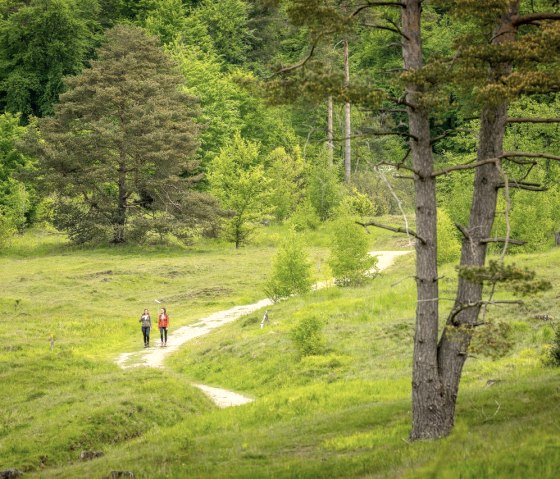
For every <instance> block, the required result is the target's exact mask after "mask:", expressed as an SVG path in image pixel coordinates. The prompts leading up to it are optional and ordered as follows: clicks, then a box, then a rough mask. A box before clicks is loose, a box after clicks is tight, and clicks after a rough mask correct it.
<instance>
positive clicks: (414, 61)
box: [402, 0, 444, 439]
mask: <svg viewBox="0 0 560 479" xmlns="http://www.w3.org/2000/svg"><path fill="white" fill-rule="evenodd" d="M405 3H406V7H405V8H404V9H403V10H402V31H403V34H404V35H405V36H406V38H405V39H403V58H404V67H405V70H406V71H416V70H419V69H420V68H422V42H421V36H420V18H421V9H422V7H421V3H422V1H421V0H407V1H406V2H405ZM421 95H422V88H421V87H420V86H418V85H417V84H416V83H414V82H411V83H409V84H408V85H407V87H406V102H407V104H408V106H407V110H408V118H409V132H410V135H411V140H410V148H411V154H412V164H413V168H414V170H415V171H416V172H417V174H416V175H415V180H414V187H415V194H416V225H417V234H418V236H420V237H421V238H423V240H424V241H417V242H416V292H417V303H416V331H415V335H414V354H413V365H412V432H411V439H425V438H432V437H439V435H440V431H441V429H442V427H443V422H444V418H443V417H442V414H441V411H442V405H443V402H442V398H443V395H442V390H441V381H440V377H439V372H438V361H437V341H438V270H437V236H436V224H437V218H436V211H437V209H436V179H435V178H434V177H433V176H432V173H433V155H432V147H431V138H430V123H429V116H428V112H427V111H426V110H425V109H424V108H423V107H421V106H420V105H421V102H420V101H419V99H420V97H421Z"/></svg>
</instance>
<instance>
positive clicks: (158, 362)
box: [116, 251, 410, 408]
mask: <svg viewBox="0 0 560 479" xmlns="http://www.w3.org/2000/svg"><path fill="white" fill-rule="evenodd" d="M408 253H410V251H372V252H370V254H371V255H372V256H377V258H378V260H377V265H376V268H375V270H376V271H382V270H384V269H386V268H388V267H389V266H391V264H393V261H394V260H395V258H397V257H398V256H402V255H405V254H408ZM332 284H333V281H332V280H331V281H323V282H321V283H317V284H316V285H315V287H314V289H322V288H325V287H328V286H331V285H332ZM272 304H273V303H272V301H271V300H270V299H261V300H260V301H257V302H256V303H252V304H246V305H244V306H235V307H233V308H230V309H226V310H225V311H218V312H216V313H213V314H211V315H210V316H206V317H205V318H202V319H200V320H198V321H197V322H196V323H195V324H192V325H189V326H182V327H180V328H177V329H176V330H174V331H173V332H172V333H170V334H169V337H168V338H167V343H168V345H167V346H166V347H164V348H163V347H160V345H159V341H157V342H154V344H156V346H154V347H151V348H148V349H143V350H140V351H134V352H130V353H122V354H121V355H120V356H119V357H118V358H117V360H116V363H117V364H118V365H119V366H120V367H121V368H124V369H126V368H131V367H152V368H162V367H163V362H164V360H165V358H166V357H167V355H168V354H170V353H172V352H174V351H177V350H178V349H179V348H180V347H181V346H183V345H184V344H185V343H186V342H188V341H191V340H192V339H195V338H198V337H200V336H204V335H205V334H208V333H209V332H210V331H212V330H213V329H216V328H219V327H220V326H223V325H224V324H227V323H231V322H233V321H236V320H238V319H239V318H241V317H242V316H246V315H247V314H251V313H253V312H255V311H258V310H260V309H263V308H265V307H267V306H271V305H272ZM153 329H154V331H153V333H155V334H153V335H152V339H155V340H157V339H159V338H158V335H157V328H153ZM193 386H195V387H197V388H199V389H200V390H201V391H203V392H204V393H205V394H206V395H207V396H208V397H209V398H210V399H212V401H214V403H215V404H216V405H217V406H218V407H221V408H224V407H230V406H239V405H241V404H246V403H248V402H251V401H253V399H251V398H248V397H245V396H242V395H241V394H238V393H235V392H233V391H228V390H226V389H220V388H216V387H210V386H205V385H203V384H193Z"/></svg>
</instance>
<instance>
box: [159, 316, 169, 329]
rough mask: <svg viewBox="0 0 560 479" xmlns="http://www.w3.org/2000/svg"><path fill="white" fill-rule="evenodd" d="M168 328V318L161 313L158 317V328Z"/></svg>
mask: <svg viewBox="0 0 560 479" xmlns="http://www.w3.org/2000/svg"><path fill="white" fill-rule="evenodd" d="M168 326H169V316H167V314H165V313H161V314H160V315H159V316H158V328H167V327H168Z"/></svg>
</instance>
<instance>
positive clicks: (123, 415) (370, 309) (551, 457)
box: [0, 228, 560, 479]
mask: <svg viewBox="0 0 560 479" xmlns="http://www.w3.org/2000/svg"><path fill="white" fill-rule="evenodd" d="M281 234H282V230H281V229H277V228H267V229H264V230H263V231H262V232H260V233H259V234H258V236H257V237H256V238H255V242H254V243H253V244H252V245H250V246H247V247H245V248H242V249H240V250H237V251H236V250H235V249H233V247H232V246H231V245H227V244H222V243H216V242H204V243H197V244H194V245H193V246H191V247H188V248H179V247H143V248H133V247H127V248H120V247H119V248H96V249H87V248H86V249H84V248H76V247H71V246H68V245H67V244H66V243H65V242H64V239H63V237H61V236H59V235H53V234H46V233H45V234H40V233H34V234H28V235H27V236H25V237H24V238H22V239H20V240H19V241H18V242H17V243H16V244H13V245H11V246H9V247H8V248H6V249H5V250H4V251H3V252H2V253H1V254H0V277H1V278H2V289H1V291H0V310H1V313H2V314H1V316H0V318H1V319H0V321H1V327H0V384H2V387H1V388H0V400H1V404H2V407H1V408H0V470H1V469H6V468H10V467H16V468H18V469H20V470H23V471H25V473H26V477H42V478H43V477H44V478H75V477H87V478H90V477H91V478H104V477H107V476H108V475H109V474H110V471H112V470H127V471H133V472H134V474H135V477H138V478H159V477H162V478H163V477H169V478H174V477H178V478H182V477H194V478H337V477H348V478H350V477H359V478H386V477H387V478H392V477H399V478H400V477H402V478H473V479H474V478H477V479H478V478H527V477H537V478H539V479H544V478H556V477H557V476H558V470H559V469H560V422H559V421H558V417H560V374H559V371H558V369H553V368H545V367H543V365H542V361H541V359H542V356H543V349H544V348H545V347H546V344H547V343H548V342H550V341H551V339H552V337H553V324H552V323H553V322H551V321H543V320H542V319H537V316H539V315H543V314H548V315H550V316H552V317H553V318H558V317H560V306H558V297H559V292H558V284H559V281H558V280H559V276H560V272H558V268H557V266H556V265H557V264H558V263H559V262H560V249H558V250H551V251H550V252H547V253H542V254H538V255H520V256H516V257H514V258H513V259H512V260H513V261H515V262H516V263H518V264H520V265H522V266H528V267H530V268H533V269H536V270H538V271H539V272H540V274H541V276H542V277H544V278H547V279H549V280H550V281H551V282H552V283H553V286H554V287H553V289H552V290H551V291H548V292H546V293H544V294H541V295H540V296H538V297H536V298H532V299H529V300H528V301H527V302H526V304H525V305H524V306H522V307H516V306H506V307H495V308H493V309H490V310H489V312H488V318H489V319H491V320H494V321H497V320H505V321H507V322H508V324H510V325H511V332H510V337H509V341H510V343H511V345H510V346H511V347H510V349H509V350H508V351H507V352H506V353H505V354H504V355H503V356H501V357H498V358H489V357H487V356H486V355H485V353H484V352H480V353H476V354H475V355H474V356H473V357H472V358H470V359H469V360H468V362H467V365H466V369H465V372H464V378H463V382H462V385H461V391H460V396H459V400H458V406H457V424H456V428H455V430H454V432H453V434H452V435H451V436H450V437H448V438H446V439H444V440H441V441H427V442H416V443H410V442H409V441H408V432H409V429H410V421H411V411H410V407H411V406H410V389H411V387H410V382H411V380H410V378H411V355H412V339H413V334H414V304H415V303H414V298H415V291H414V290H415V287H414V280H413V270H414V257H413V254H411V255H408V256H405V257H401V258H399V259H398V260H397V263H396V265H395V267H393V268H392V269H390V270H388V271H386V272H383V273H381V274H380V275H379V276H378V277H376V278H375V279H373V280H371V281H369V282H368V283H366V284H364V285H363V286H361V287H357V288H328V289H325V290H321V291H317V292H313V293H310V294H308V295H306V296H302V297H294V298H291V299H289V300H287V301H283V302H280V303H278V304H276V305H274V306H273V307H271V308H270V309H269V315H270V325H268V326H267V327H265V328H264V329H261V328H260V327H259V322H260V319H261V316H262V312H261V313H255V314H252V315H248V316H246V317H244V318H242V319H240V320H239V321H237V322H235V323H232V324H229V325H226V326H224V327H223V328H221V329H219V330H215V331H213V332H212V333H211V334H209V335H207V336H204V337H200V338H198V339H196V340H194V341H192V342H191V343H188V344H187V345H186V346H185V347H183V348H182V349H181V350H180V351H178V352H176V353H174V354H173V355H172V356H171V357H170V358H169V359H168V361H167V364H166V368H165V369H163V370H151V369H142V368H138V369H127V370H120V369H119V368H118V367H117V366H115V364H114V360H115V358H116V357H117V356H118V354H119V353H120V352H125V351H134V350H136V349H140V348H141V345H142V339H141V333H140V327H139V324H138V318H139V316H140V313H141V311H142V310H143V308H145V307H148V308H151V309H152V312H153V313H155V306H156V304H155V303H154V299H160V300H164V301H165V303H166V305H167V306H168V309H169V312H170V314H171V320H172V324H171V330H172V329H173V328H174V327H176V326H179V325H182V324H189V323H192V322H194V321H195V320H196V319H197V318H199V317H201V316H204V315H206V314H208V313H211V312H214V311H219V310H222V309H226V308H229V307H231V306H233V305H237V304H244V303H248V302H253V301H255V300H258V299H261V298H262V297H264V296H263V288H264V282H265V281H266V278H267V275H268V274H269V272H270V264H271V258H272V257H273V255H274V252H275V248H274V246H275V244H276V242H277V239H278V237H279V236H280V235H281ZM325 236H326V235H325V234H324V232H321V231H319V232H314V233H312V234H311V235H310V237H309V238H308V240H309V242H310V256H311V260H312V264H313V270H314V274H315V276H316V280H324V279H326V278H328V277H329V275H330V272H329V270H328V267H327V265H326V258H327V255H328V251H327V249H326V246H327V243H326V240H325ZM371 246H372V249H404V246H405V242H403V241H402V239H401V238H400V237H396V236H394V235H392V234H390V233H388V232H378V231H372V234H371ZM443 275H444V278H443V279H442V281H441V285H442V287H441V298H442V301H441V303H440V304H441V309H442V314H443V315H444V314H445V311H446V310H447V308H448V307H449V305H450V304H451V303H450V301H447V300H448V299H451V298H452V291H453V286H454V282H455V276H456V273H455V271H454V270H453V268H451V267H447V268H444V269H443ZM309 318H316V319H318V320H320V322H321V324H322V325H323V326H322V336H321V340H322V342H321V350H320V352H319V354H315V355H312V356H304V357H302V356H301V354H300V353H299V351H298V348H297V347H296V343H295V342H294V341H293V340H292V330H293V329H294V327H296V325H297V324H299V323H300V322H302V321H305V320H307V319H309ZM51 335H52V336H54V339H55V343H54V349H53V350H51V349H50V343H49V338H50V336H51ZM193 382H201V383H204V384H208V385H211V386H219V387H223V388H228V389H232V390H234V391H237V392H241V393H243V394H246V395H248V396H251V397H254V398H255V402H253V403H251V404H248V405H244V406H239V407H235V408H228V409H224V410H219V409H217V408H216V407H215V406H214V405H213V404H212V403H211V402H210V401H209V400H208V399H207V398H206V397H205V396H203V395H202V393H201V392H200V391H198V390H197V389H195V388H193V387H192V386H191V383H193ZM83 450H95V451H102V452H103V453H104V456H103V457H100V458H98V459H95V460H92V461H88V462H82V461H80V460H79V455H80V452H81V451H83Z"/></svg>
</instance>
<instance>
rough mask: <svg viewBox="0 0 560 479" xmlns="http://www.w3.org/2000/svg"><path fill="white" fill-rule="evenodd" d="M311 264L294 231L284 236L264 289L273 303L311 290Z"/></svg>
mask: <svg viewBox="0 0 560 479" xmlns="http://www.w3.org/2000/svg"><path fill="white" fill-rule="evenodd" d="M311 284H312V280H311V264H310V262H309V260H308V258H307V254H306V253H305V250H304V247H303V243H302V241H301V240H300V238H299V237H298V236H297V234H296V232H295V231H294V230H290V232H289V233H288V234H287V235H286V237H285V238H284V240H283V241H282V243H281V245H280V248H279V249H278V253H276V257H275V258H274V261H273V264H272V277H271V278H270V280H269V281H268V283H267V284H266V287H265V292H266V295H267V296H268V297H269V298H270V299H272V300H273V301H278V300H279V299H281V298H287V297H288V296H291V295H292V294H304V293H307V292H308V291H310V290H311Z"/></svg>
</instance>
